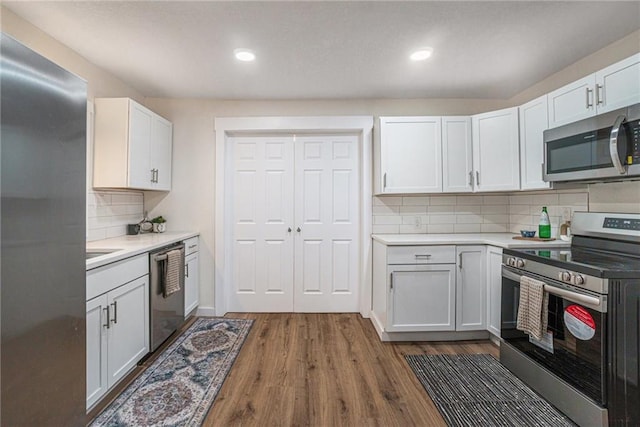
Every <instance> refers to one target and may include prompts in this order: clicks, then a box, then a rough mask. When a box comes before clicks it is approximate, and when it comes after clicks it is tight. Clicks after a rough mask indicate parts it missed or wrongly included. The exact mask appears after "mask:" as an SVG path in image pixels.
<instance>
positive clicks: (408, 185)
mask: <svg viewBox="0 0 640 427" xmlns="http://www.w3.org/2000/svg"><path fill="white" fill-rule="evenodd" d="M441 147H442V129H441V119H440V117H380V176H379V179H381V180H382V182H381V183H380V188H381V191H380V193H382V194H398V193H399V194H403V193H439V192H442V149H441Z"/></svg>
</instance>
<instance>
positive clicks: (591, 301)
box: [502, 266, 607, 313]
mask: <svg viewBox="0 0 640 427" xmlns="http://www.w3.org/2000/svg"><path fill="white" fill-rule="evenodd" d="M502 277H504V278H506V279H509V280H513V281H514V282H517V283H520V277H521V276H520V275H519V274H517V273H514V272H513V271H511V270H507V269H506V268H505V267H504V266H503V267H502ZM544 290H545V291H546V292H548V293H550V294H553V295H556V296H559V297H561V298H564V299H566V300H568V301H571V302H575V303H577V304H583V305H586V306H588V307H590V308H593V309H594V310H597V311H599V312H601V313H604V312H606V309H607V305H606V302H605V301H603V300H601V299H600V298H596V297H592V296H590V295H584V294H579V293H577V292H573V291H568V290H566V289H562V288H558V287H556V286H552V285H549V284H546V283H545V285H544Z"/></svg>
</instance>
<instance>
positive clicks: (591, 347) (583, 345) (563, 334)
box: [500, 265, 607, 406]
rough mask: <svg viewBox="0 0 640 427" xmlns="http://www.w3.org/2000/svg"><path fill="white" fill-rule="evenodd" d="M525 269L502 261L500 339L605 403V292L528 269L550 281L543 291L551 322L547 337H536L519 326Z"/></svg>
mask: <svg viewBox="0 0 640 427" xmlns="http://www.w3.org/2000/svg"><path fill="white" fill-rule="evenodd" d="M522 274H524V273H523V272H520V271H519V270H517V269H514V268H511V267H508V266H505V265H503V266H502V304H501V311H502V317H501V331H500V335H501V337H502V339H504V340H505V341H506V342H508V343H509V344H511V345H512V346H513V347H514V348H516V349H517V350H519V351H520V352H522V353H523V354H525V355H526V356H527V357H529V358H530V359H533V360H534V361H535V362H536V363H538V364H539V365H541V366H543V367H544V368H546V369H547V370H548V371H550V372H551V373H553V374H555V375H556V376H558V377H560V378H561V379H562V380H564V381H565V382H567V383H569V384H570V385H572V386H573V387H574V388H576V389H577V390H579V391H580V392H582V393H583V394H584V395H586V396H588V397H589V398H591V399H593V400H594V401H595V402H596V403H597V404H598V405H600V406H605V403H606V387H605V381H606V377H605V371H606V357H607V353H606V329H607V309H606V307H607V301H606V296H605V295H598V294H594V293H591V292H588V291H583V290H581V289H576V288H574V287H572V286H568V285H565V284H562V283H560V282H557V281H555V280H552V279H549V278H545V277H541V276H537V275H535V274H531V273H526V275H527V276H528V277H532V278H534V279H537V280H541V281H543V282H545V283H546V284H547V285H548V286H547V287H545V291H547V293H548V294H549V308H548V312H547V315H548V321H549V322H548V323H549V326H548V329H547V335H546V337H544V338H543V339H542V340H540V341H538V340H535V339H534V338H531V337H530V336H529V335H527V334H525V333H524V332H522V331H520V330H518V329H517V328H516V319H517V316H518V303H519V299H520V277H521V275H522Z"/></svg>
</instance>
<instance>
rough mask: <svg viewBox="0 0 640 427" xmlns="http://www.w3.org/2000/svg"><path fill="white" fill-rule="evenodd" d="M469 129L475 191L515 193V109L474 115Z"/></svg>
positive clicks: (517, 164)
mask: <svg viewBox="0 0 640 427" xmlns="http://www.w3.org/2000/svg"><path fill="white" fill-rule="evenodd" d="M471 127H472V131H473V165H474V175H475V178H476V180H475V186H476V190H477V191H505V190H518V189H519V188H520V158H519V154H518V153H519V140H518V108H517V107H514V108H507V109H504V110H499V111H492V112H490V113H484V114H478V115H475V116H473V117H472V126H471Z"/></svg>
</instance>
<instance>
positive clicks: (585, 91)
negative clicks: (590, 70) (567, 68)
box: [548, 74, 596, 128]
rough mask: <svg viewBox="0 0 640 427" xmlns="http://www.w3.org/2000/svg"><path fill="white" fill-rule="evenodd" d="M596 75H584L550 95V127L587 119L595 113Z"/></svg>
mask: <svg viewBox="0 0 640 427" xmlns="http://www.w3.org/2000/svg"><path fill="white" fill-rule="evenodd" d="M594 86H595V76H594V75H593V74H592V75H590V76H587V77H584V78H582V79H580V80H577V81H575V82H573V83H570V84H568V85H566V86H563V87H561V88H560V89H556V90H554V91H553V92H551V93H549V95H548V105H549V127H550V128H554V127H557V126H561V125H564V124H567V123H571V122H575V121H578V120H582V119H586V118H587V117H591V116H593V115H594V114H595V111H596V109H595V106H594V103H593V97H594V95H593V89H594Z"/></svg>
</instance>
